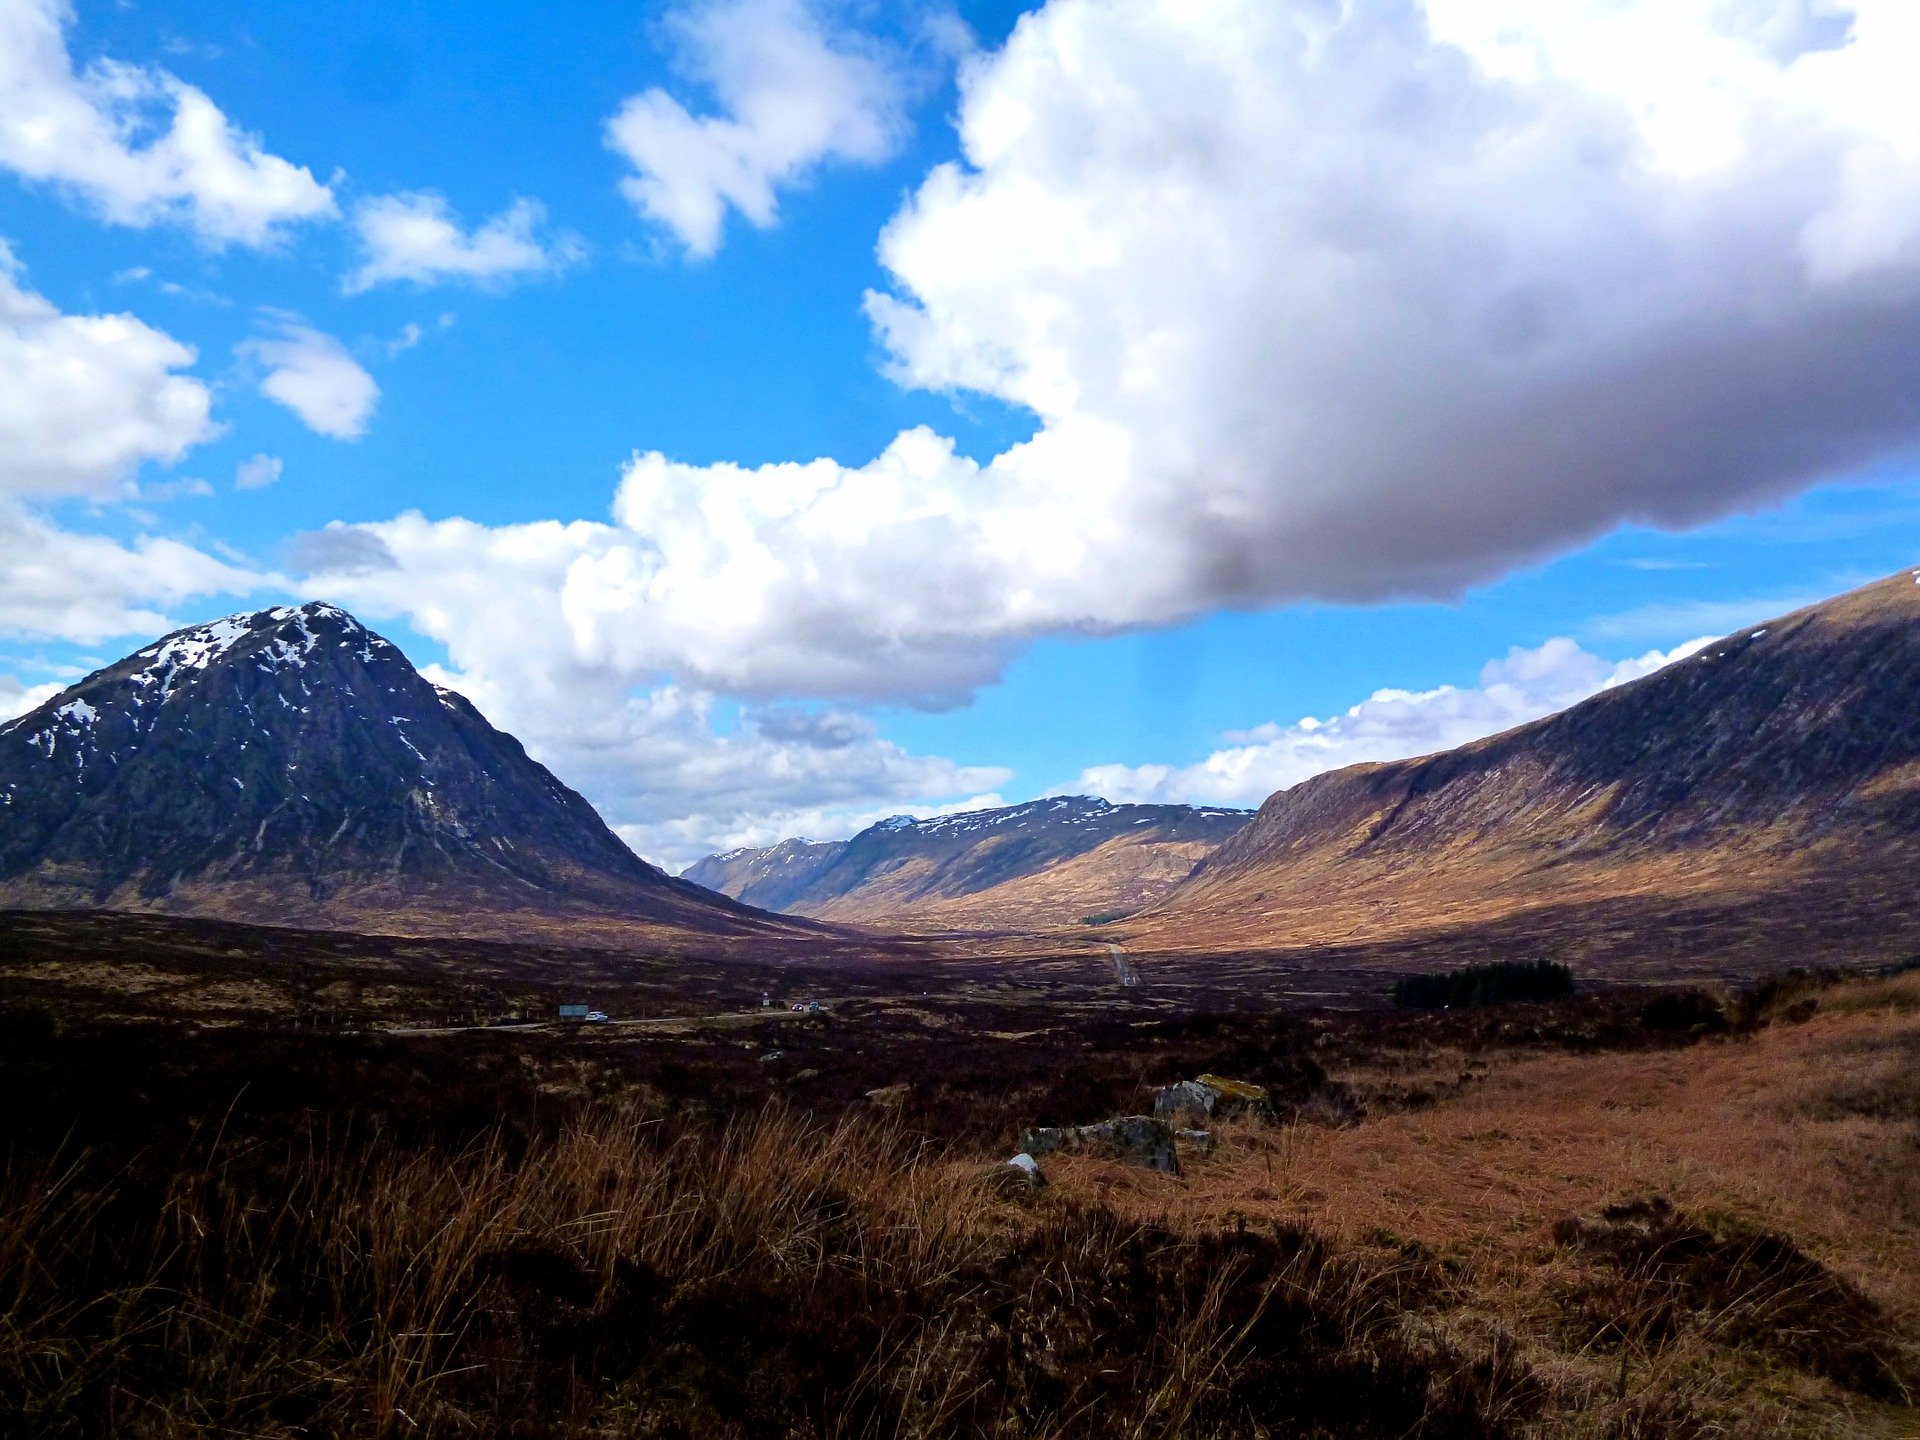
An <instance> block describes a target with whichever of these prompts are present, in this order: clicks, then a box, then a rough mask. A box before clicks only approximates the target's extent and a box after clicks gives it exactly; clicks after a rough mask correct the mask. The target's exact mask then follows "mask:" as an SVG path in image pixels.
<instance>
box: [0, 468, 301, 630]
mask: <svg viewBox="0 0 1920 1440" xmlns="http://www.w3.org/2000/svg"><path fill="white" fill-rule="evenodd" d="M267 583H269V582H268V580H267V579H266V578H265V577H262V576H260V575H258V574H256V573H254V572H252V571H250V570H246V569H243V568H241V567H239V566H236V565H231V564H228V563H227V562H226V561H223V560H218V559H215V558H214V557H213V556H211V555H207V554H205V553H204V552H202V551H199V550H196V549H194V548H193V547H192V546H191V545H186V544H183V543H181V542H180V541H178V540H172V539H168V538H166V537H163V536H150V535H143V536H141V537H139V538H138V539H136V540H134V541H133V542H132V543H130V544H121V543H120V542H119V541H117V540H113V539H111V538H109V537H107V536H104V535H87V534H80V533H76V532H74V531H71V530H65V529H62V528H60V527H59V526H56V525H54V524H52V523H50V522H49V521H47V520H46V519H44V518H43V517H41V516H38V515H34V514H32V513H31V512H29V511H27V510H24V509H22V508H21V507H19V506H17V505H15V504H12V503H10V502H5V501H0V635H6V636H19V637H31V638H38V639H50V640H70V641H74V642H77V643H79V644H86V645H91V644H95V643H97V642H99V641H101V640H103V639H106V638H108V637H110V636H115V635H130V634H145V635H157V634H160V633H162V632H163V631H165V630H168V629H170V628H172V627H171V622H170V621H169V620H168V618H167V616H166V614H165V613H164V610H163V609H162V608H161V607H164V606H169V605H176V604H178V603H180V602H181V601H182V600H186V599H188V598H190V597H193V596H196V595H221V594H245V593H247V592H249V591H253V590H257V589H259V588H261V587H262V586H264V585H266V584H267Z"/></svg>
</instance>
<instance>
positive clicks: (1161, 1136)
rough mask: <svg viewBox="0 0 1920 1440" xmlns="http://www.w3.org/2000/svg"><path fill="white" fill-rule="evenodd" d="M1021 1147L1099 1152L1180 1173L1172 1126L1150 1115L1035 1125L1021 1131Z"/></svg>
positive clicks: (1037, 1152) (1047, 1152) (1035, 1152)
mask: <svg viewBox="0 0 1920 1440" xmlns="http://www.w3.org/2000/svg"><path fill="white" fill-rule="evenodd" d="M1020 1148H1021V1149H1022V1150H1024V1151H1026V1152H1027V1153H1028V1154H1029V1155H1054V1154H1067V1155H1073V1154H1085V1155H1099V1156H1102V1157H1104V1158H1106V1159H1109V1160H1119V1161H1122V1162H1124V1163H1125V1164H1128V1165H1138V1166H1139V1167H1140V1168H1141V1169H1143V1170H1159V1171H1163V1172H1165V1173H1166V1174H1169V1175H1178V1174H1179V1173H1180V1160H1179V1157H1178V1156H1176V1155H1175V1154H1174V1149H1173V1130H1172V1128H1171V1127H1170V1126H1168V1124H1167V1123H1166V1122H1165V1121H1164V1120H1157V1119H1155V1118H1154V1117H1153V1116H1151V1115H1122V1116H1120V1117H1118V1118H1117V1119H1113V1120H1103V1121H1101V1122H1100V1123H1099V1124H1098V1125H1047V1126H1036V1127H1034V1128H1032V1129H1030V1130H1027V1131H1026V1132H1025V1133H1024V1134H1022V1135H1021V1137H1020Z"/></svg>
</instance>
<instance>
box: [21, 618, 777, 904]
mask: <svg viewBox="0 0 1920 1440" xmlns="http://www.w3.org/2000/svg"><path fill="white" fill-rule="evenodd" d="M0 816H4V820H3V821H0V904H5V905H11V906H26V907H60V908H68V907H99V908H113V909H130V908H155V909H161V910H167V911H172V912H177V913H189V914H201V915H217V916H226V917H230V918H236V919H247V920H256V921H267V922H284V923H296V924H320V925H331V924H338V925H342V926H346V927H353V926H356V925H358V926H364V925H368V924H374V925H378V926H380V927H381V928H396V929H400V930H402V931H413V932H421V933H488V932H489V931H495V932H497V931H498V929H499V925H498V924H497V923H495V922H494V921H493V920H491V919H490V918H489V917H500V916H513V915H520V916H527V915H546V916H559V917H566V916H579V917H585V916H597V917H603V918H604V917H618V918H623V919H628V920H634V921H642V922H651V923H654V924H660V925H666V926H671V927H680V928H690V929H694V930H700V931H709V932H720V933H738V932H741V931H751V930H754V929H756V928H758V927H761V926H763V925H765V924H767V923H769V922H768V917H762V916H760V915H759V914H758V912H755V911H753V910H751V909H749V908H747V907H745V906H741V905H738V904H736V903H734V902H732V901H730V900H727V899H725V898H724V897H722V896H719V895H716V894H713V893H712V892H710V891H706V890H702V889H701V888H700V887H698V886H695V885H692V884H689V883H687V882H685V881H681V880H675V879H671V878H669V877H668V876H666V875H665V874H663V873H662V872H660V871H659V870H657V869H655V868H654V867H653V866H651V865H648V864H647V863H646V862H645V861H643V860H641V859H640V858H639V857H638V856H636V855H635V854H634V853H633V852H632V851H631V850H629V849H628V848H627V846H626V845H624V844H623V843H622V842H621V841H620V839H619V837H618V836H616V835H615V834H614V833H613V832H612V831H611V830H609V829H608V828H607V826H606V824H605V823H604V822H603V821H602V820H601V819H600V817H599V815H597V814H596V813H595V812H594V809H593V807H592V806H591V805H589V804H588V803H587V802H586V800H584V799H583V798H582V797H581V796H579V795H578V794H576V793H575V792H574V791H572V790H570V789H568V788H567V787H566V786H565V785H563V784H562V783H561V782H560V781H559V780H557V779H556V778H555V777H554V776H553V774H552V773H551V772H549V771H548V770H547V769H546V767H544V766H542V765H540V764H538V763H537V762H535V761H534V760H532V759H531V758H529V757H528V755H527V753H526V751H525V750H524V749H523V748H522V747H521V745H520V743H519V741H517V740H515V739H514V738H513V737H512V736H511V735H507V734H505V733H503V732H502V731H499V730H496V729H495V728H494V727H493V726H492V725H490V724H488V723H487V721H486V719H485V718H484V717H483V716H482V715H481V714H480V712H479V711H478V710H476V709H475V708H474V707H473V705H472V704H471V703H469V702H468V701H467V700H466V699H464V698H463V697H461V696H460V695H458V694H455V693H454V692H453V691H451V690H447V689H443V688H441V687H439V686H436V685H434V684H432V683H431V682H429V681H428V680H426V679H425V678H424V677H423V676H421V675H420V673H419V672H418V671H416V670H415V669H414V668H413V666H412V665H411V664H410V663H409V662H408V660H407V658H406V656H404V655H403V654H402V653H401V652H400V650H399V648H398V647H397V646H395V645H393V644H392V643H390V642H389V641H386V640H383V639H382V638H381V637H380V636H378V635H375V634H374V633H373V632H371V631H370V630H368V629H367V628H366V627H365V626H363V625H361V624H360V623H359V622H358V621H357V620H355V619H354V618H353V617H352V616H351V615H349V614H347V613H346V612H345V611H344V610H340V609H337V608H335V607H334V606H331V605H325V604H319V603H314V604H308V605H301V606H298V607H294V606H284V607H280V608H276V609H271V610H262V611H260V612H258V613H257V614H251V615H235V616H230V617H228V618H227V619H224V620H216V621H214V622H212V623H211V624H206V625H196V626H193V627H191V628H188V629H185V630H180V631H176V632H175V633H174V634H171V635H168V636H166V637H165V638H164V639H161V640H158V641H156V642H155V643H153V644H151V645H148V646H146V647H145V648H144V649H142V650H139V651H136V652H135V653H134V654H132V655H129V656H128V657H127V658H126V659H124V660H121V661H119V662H118V663H117V664H114V665H109V666H108V667H106V668H105V669H104V670H100V671H97V672H95V673H94V674H92V675H89V676H88V677H87V678H86V679H85V680H82V681H81V682H80V683H79V684H77V685H74V686H73V687H71V688H70V689H68V690H66V691H64V692H62V693H61V694H59V695H56V696H55V697H54V698H53V699H51V700H49V701H48V702H47V703H46V704H44V705H42V706H40V707H39V708H38V709H36V710H34V711H32V712H31V713H29V714H27V715H24V716H22V717H20V718H19V719H17V720H15V721H13V722H12V723H10V724H8V725H6V726H4V727H0Z"/></svg>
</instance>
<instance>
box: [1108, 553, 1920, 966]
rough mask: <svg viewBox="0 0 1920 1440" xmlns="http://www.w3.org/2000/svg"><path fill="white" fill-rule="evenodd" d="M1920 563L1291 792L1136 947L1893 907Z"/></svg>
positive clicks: (1903, 834)
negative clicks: (1824, 897) (1702, 908)
mask: <svg viewBox="0 0 1920 1440" xmlns="http://www.w3.org/2000/svg"><path fill="white" fill-rule="evenodd" d="M1916 573H1920V572H1906V571H1903V572H1901V573H1900V574H1898V575H1895V576H1893V577H1891V578H1889V579H1886V580H1882V581H1879V582H1877V583H1875V584H1872V585H1869V586H1866V587H1864V588H1862V589H1860V590H1856V591H1853V592H1850V593H1849V594H1846V595H1842V596H1840V597H1838V598H1837V599H1834V600H1831V601H1828V602H1825V603H1823V604H1820V605H1816V606H1812V607H1810V608H1808V609H1805V610H1800V611H1796V612H1795V613H1793V614H1791V615H1788V616H1785V617H1783V618H1781V619H1778V620H1774V621H1770V622H1768V623H1767V624H1765V625H1761V626H1756V627H1754V628H1752V629H1750V630H1746V631H1742V632H1740V633H1739V634H1736V635H1732V636H1729V637H1727V638H1726V639H1724V640H1722V641H1720V642H1718V643H1716V644H1713V645H1710V646H1708V647H1707V648H1706V649H1705V650H1703V651H1701V652H1700V653H1699V654H1697V655H1695V656H1692V657H1691V658H1689V659H1687V660H1684V661H1680V662H1677V663H1675V664H1673V665H1670V666H1668V667H1667V668H1666V669H1664V670H1661V671H1659V672H1658V673H1656V674H1653V675H1650V676H1647V677H1645V678H1644V679H1641V680H1638V681H1635V682H1634V683H1632V684H1629V685H1623V686H1621V687H1619V688H1618V689H1614V690H1609V691H1606V692H1603V693H1602V694H1600V695H1597V696H1594V697H1593V698H1592V699H1589V700H1587V701H1585V702H1583V703H1581V704H1579V705H1576V706H1574V707H1573V708H1572V709H1570V710H1567V711H1564V712H1562V713H1561V714H1558V715H1554V716H1550V717H1548V718H1547V719H1544V720H1540V721H1536V722H1534V723H1532V724H1529V725H1523V726H1520V727H1518V728H1516V729H1514V730H1510V731H1507V732H1506V733H1504V734H1501V735H1495V736H1492V737H1490V738H1488V739H1485V740H1481V741H1477V742H1475V743H1474V744H1471V745H1466V746H1462V747H1461V748H1459V749H1457V750H1452V751H1447V752H1444V753H1442V754H1438V755H1429V756H1426V757H1423V758H1420V759H1415V760H1403V761H1396V762H1393V763H1389V764H1373V765H1356V766H1350V767H1348V768H1347V769H1344V770H1338V771H1334V772H1331V773H1329V774H1326V775H1320V776H1316V777H1315V778H1313V779H1311V780H1308V781H1305V782H1304V783H1302V784H1300V785H1297V786H1294V787H1293V788H1292V789H1290V790H1285V791H1282V792H1280V793H1279V794H1277V795H1274V796H1273V797H1272V798H1270V799H1269V800H1268V801H1267V802H1266V804H1265V805H1264V806H1262V807H1261V809H1260V812H1259V814H1258V815H1257V816H1256V817H1255V818H1254V820H1253V822H1252V823H1251V824H1249V825H1248V826H1247V827H1246V828H1245V829H1244V830H1242V831H1241V832H1240V833H1239V834H1238V835H1237V836H1235V837H1234V838H1233V839H1232V840H1230V841H1228V842H1227V843H1226V844H1225V845H1223V846H1222V847H1221V848H1220V849H1219V850H1218V851H1217V852H1216V853H1215V855H1214V856H1213V857H1212V858H1211V859H1210V860H1208V861H1207V862H1206V863H1205V864H1203V865H1202V866H1201V867H1200V868H1199V869H1198V870H1197V871H1196V872H1195V874H1194V875H1193V877H1192V878H1191V879H1190V880H1188V881H1187V882H1186V883H1185V884H1183V885H1182V886H1180V887H1179V888H1178V889H1177V890H1176V891H1174V892H1173V894H1172V895H1171V896H1170V897H1169V898H1168V900H1167V901H1166V902H1164V903H1163V904H1162V905H1161V906H1160V907H1159V908H1158V909H1157V910H1155V911H1153V912H1151V913H1149V914H1146V915H1143V916H1141V917H1139V918H1138V919H1137V920H1134V921H1130V922H1127V924H1126V925H1125V926H1124V930H1125V932H1126V933H1125V936H1124V937H1123V938H1127V939H1130V940H1133V941H1137V942H1138V943H1140V944H1142V945H1148V946H1153V947H1158V948H1169V949H1179V948H1209V949H1229V948H1248V947H1263V946H1295V945H1301V944H1315V943H1328V942H1343V941H1364V940H1369V939H1378V938H1387V937H1391V936H1394V935H1396V934H1405V933H1408V932H1411V931H1416V930H1431V929H1434V928H1437V927H1440V926H1457V925H1463V924H1473V923H1483V922H1486V921H1490V920H1494V919H1498V918H1501V917H1505V916H1510V915H1514V914H1516V913H1518V912H1522V911H1526V910H1530V909H1533V908H1536V907H1541V906H1547V905H1569V904H1581V903H1585V902H1592V901H1599V900H1606V899H1612V898H1618V897H1630V896H1638V897H1655V896H1660V897H1682V896H1690V895H1692V896H1700V895H1713V896H1716V897H1723V898H1724V897H1729V896H1764V895H1768V894H1775V893H1781V892H1784V891H1786V890H1790V889H1793V888H1795V887H1797V886H1799V885H1801V884H1802V882H1806V881H1810V880H1811V879H1813V878H1814V877H1820V876H1827V877H1832V876H1835V875H1845V876H1849V877H1853V878H1854V879H1856V880H1858V879H1860V878H1862V877H1867V878H1871V877H1873V876H1883V877H1884V878H1885V881H1886V883H1885V885H1883V886H1880V887H1878V888H1879V889H1880V890H1881V891H1882V892H1884V893H1883V895H1882V898H1883V899H1885V900H1887V901H1888V903H1889V904H1893V903H1894V902H1896V901H1898V900H1899V899H1900V897H1901V896H1904V895H1908V894H1910V893H1911V890H1912V886H1911V883H1910V880H1909V878H1908V877H1909V876H1910V874H1911V871H1910V869H1909V868H1908V867H1909V866H1910V865H1911V864H1912V862H1913V860H1914V859H1915V858H1916V853H1917V852H1920V847H1916V843H1915V842H1916V840H1920V704H1916V702H1917V701H1920V583H1916ZM1881 908H1885V907H1881ZM1894 908H1895V909H1898V908H1900V907H1899V906H1898V905H1897V904H1895V905H1894Z"/></svg>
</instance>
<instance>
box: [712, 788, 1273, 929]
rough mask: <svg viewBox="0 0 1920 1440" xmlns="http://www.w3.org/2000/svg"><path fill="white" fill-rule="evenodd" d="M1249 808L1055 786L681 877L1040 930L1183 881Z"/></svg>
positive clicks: (737, 892) (908, 919)
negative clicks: (1045, 795) (1107, 795)
mask: <svg viewBox="0 0 1920 1440" xmlns="http://www.w3.org/2000/svg"><path fill="white" fill-rule="evenodd" d="M1250 815H1251V812H1250V811H1246V810H1218V809H1196V808H1193V807H1190V806H1186V805H1112V804H1109V803H1108V802H1107V801H1105V800H1097V799H1093V798H1091V797H1088V796H1085V795H1075V796H1055V797H1052V798H1049V799H1045V800H1035V801H1032V802H1031V803H1029V804H1026V805H1013V806H1008V807H1006V808H1004V809H998V810H976V811H972V812H970V813H968V814H964V815H939V816H935V817H933V818H932V819H928V820H915V819H914V818H913V817H911V816H908V815H896V816H895V817H893V818H892V819H890V820H882V821H881V822H880V823H879V824H877V825H871V826H869V827H868V828H867V829H865V830H863V831H861V832H860V833H859V834H858V835H856V836H854V837H853V838H852V839H851V840H837V841H831V842H825V843H815V842H811V841H807V840H783V841H782V842H781V843H780V844H778V845H774V846H771V847H768V848H766V849H758V850H754V849H747V850H731V851H728V852H727V853H725V854H722V855H710V856H708V857H707V858H706V859H704V860H702V861H700V862H699V863H698V864H696V865H694V866H692V867H690V868H689V869H687V870H686V871H684V872H683V876H684V878H686V879H688V880H693V881H696V882H698V883H699V884H702V885H705V886H708V887H710V888H712V889H715V890H719V891H721V892H722V893H724V894H727V895H732V896H734V897H735V898H737V899H740V900H743V901H745V902H746V903H748V904H751V905H756V906H760V907H762V908H764V909H768V910H780V911H786V912H788V913H791V914H796V915H807V916H812V917H815V918H818V919H823V920H833V921H840V922H848V923H858V924H865V925H873V926H899V927H902V928H907V929H914V930H980V929H1037V928H1046V927H1050V926H1055V925H1072V924H1075V923H1077V922H1080V921H1084V920H1088V919H1091V918H1099V917H1105V916H1113V915H1116V914H1125V913H1128V912H1130V911H1133V910H1137V909H1139V908H1140V907H1141V906H1143V905H1146V904H1149V903H1151V902H1152V901H1153V900H1154V899H1155V898H1157V897H1158V896H1160V895H1162V894H1164V893H1165V892H1166V891H1167V890H1169V889H1171V888H1172V887H1173V886H1174V885H1175V884H1177V883H1179V881H1181V880H1182V879H1184V878H1185V877H1186V876H1187V874H1188V873H1189V872H1191V871H1192V869H1193V867H1194V866H1195V865H1196V864H1197V863H1199V862H1200V861H1201V860H1202V859H1203V858H1204V857H1205V856H1207V855H1209V854H1211V853H1212V852H1213V850H1214V849H1215V847H1217V846H1218V845H1220V843H1221V842H1222V841H1224V840H1226V839H1227V838H1228V837H1230V836H1231V835H1233V834H1234V833H1235V832H1237V831H1238V830H1239V829H1240V827H1241V826H1243V825H1244V824H1246V823H1247V820H1248V819H1249V818H1250Z"/></svg>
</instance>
